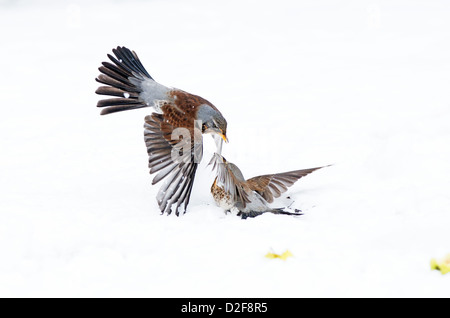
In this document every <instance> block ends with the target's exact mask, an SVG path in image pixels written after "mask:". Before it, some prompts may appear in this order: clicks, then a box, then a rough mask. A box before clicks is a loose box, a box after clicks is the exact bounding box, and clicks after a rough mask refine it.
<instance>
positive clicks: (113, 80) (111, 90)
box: [95, 46, 153, 115]
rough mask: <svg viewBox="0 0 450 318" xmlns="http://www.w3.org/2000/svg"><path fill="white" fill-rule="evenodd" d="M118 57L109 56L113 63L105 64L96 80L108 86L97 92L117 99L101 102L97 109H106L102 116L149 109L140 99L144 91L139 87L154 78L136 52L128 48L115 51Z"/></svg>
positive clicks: (100, 88)
mask: <svg viewBox="0 0 450 318" xmlns="http://www.w3.org/2000/svg"><path fill="white" fill-rule="evenodd" d="M113 53H114V55H115V56H116V57H114V56H112V55H110V54H108V57H109V59H110V60H111V62H113V63H110V62H103V63H102V66H100V67H99V69H98V70H99V71H100V72H101V74H100V75H99V76H98V77H97V78H96V79H95V80H96V81H97V82H99V83H102V84H105V85H107V86H100V87H99V88H98V89H97V90H96V91H95V92H96V93H97V94H99V95H109V96H114V97H115V98H108V99H103V100H100V101H99V102H98V103H97V107H104V108H103V110H102V112H101V114H102V115H105V114H110V113H115V112H120V111H124V110H130V109H138V108H143V107H149V105H147V104H146V103H145V102H143V101H142V100H141V99H140V98H139V94H140V93H141V91H142V89H141V87H140V85H139V83H141V82H142V81H144V80H146V79H151V80H153V78H152V77H151V76H150V74H148V72H147V71H146V70H145V68H144V66H143V65H142V63H141V62H140V61H139V58H138V56H137V54H136V53H135V52H132V51H130V50H129V49H127V48H126V47H120V46H118V47H117V48H116V49H113Z"/></svg>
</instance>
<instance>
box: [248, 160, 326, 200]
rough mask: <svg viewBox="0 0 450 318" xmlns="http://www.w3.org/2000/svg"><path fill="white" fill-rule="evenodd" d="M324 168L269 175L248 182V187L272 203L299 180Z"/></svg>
mask: <svg viewBox="0 0 450 318" xmlns="http://www.w3.org/2000/svg"><path fill="white" fill-rule="evenodd" d="M321 168H323V167H317V168H311V169H303V170H295V171H289V172H283V173H275V174H267V175H263V176H258V177H254V178H251V179H248V180H247V185H248V186H249V187H250V189H252V190H253V191H256V192H258V193H259V194H260V195H261V196H262V197H263V198H264V199H265V200H266V201H267V202H269V203H272V202H273V198H278V197H279V196H280V195H281V194H282V193H283V192H286V191H287V189H288V187H290V186H291V185H293V184H294V183H295V182H296V181H297V180H298V179H300V178H301V177H304V176H306V175H308V174H310V173H311V172H313V171H316V170H318V169H321Z"/></svg>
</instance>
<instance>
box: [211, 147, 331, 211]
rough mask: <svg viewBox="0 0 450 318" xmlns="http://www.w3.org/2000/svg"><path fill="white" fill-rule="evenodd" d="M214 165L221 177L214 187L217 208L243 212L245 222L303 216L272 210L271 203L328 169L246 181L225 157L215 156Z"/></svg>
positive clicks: (282, 174) (300, 171) (212, 189)
mask: <svg viewBox="0 0 450 318" xmlns="http://www.w3.org/2000/svg"><path fill="white" fill-rule="evenodd" d="M210 164H213V169H217V177H216V178H215V180H214V183H213V184H212V186H211V194H212V195H213V197H214V201H216V204H217V205H218V206H219V207H221V208H223V209H224V210H225V211H230V210H231V209H233V208H234V209H237V210H239V213H238V215H239V216H241V217H242V218H243V219H246V218H247V217H255V216H258V215H261V214H263V213H265V212H271V213H275V214H286V215H299V213H293V212H288V211H285V210H283V208H271V207H269V205H268V204H269V203H272V202H273V199H274V198H278V197H279V196H280V195H281V194H282V193H284V192H286V191H287V189H288V187H290V186H291V185H293V184H294V183H295V182H296V181H297V180H298V179H300V178H301V177H304V176H306V175H308V174H310V173H311V172H313V171H316V170H318V169H321V168H324V167H317V168H311V169H303V170H295V171H289V172H283V173H275V174H267V175H262V176H257V177H254V178H251V179H248V180H245V178H244V176H243V174H242V172H241V170H240V169H239V168H238V167H237V166H236V165H235V164H233V163H231V162H229V161H227V160H226V159H225V158H224V157H223V156H221V155H220V154H218V153H215V154H214V156H213V158H212V159H211V162H210Z"/></svg>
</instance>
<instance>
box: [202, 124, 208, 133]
mask: <svg viewBox="0 0 450 318" xmlns="http://www.w3.org/2000/svg"><path fill="white" fill-rule="evenodd" d="M206 129H208V127H206V124H203V125H202V133H204V132H205V130H206Z"/></svg>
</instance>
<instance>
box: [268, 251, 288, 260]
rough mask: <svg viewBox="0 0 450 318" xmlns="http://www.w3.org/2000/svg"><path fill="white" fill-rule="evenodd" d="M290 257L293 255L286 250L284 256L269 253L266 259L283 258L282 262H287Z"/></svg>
mask: <svg viewBox="0 0 450 318" xmlns="http://www.w3.org/2000/svg"><path fill="white" fill-rule="evenodd" d="M289 256H293V255H292V253H291V252H290V251H289V250H286V251H285V252H284V253H283V254H281V255H280V254H275V253H271V252H269V253H267V254H266V257H267V258H271V259H273V258H281V259H282V260H284V261H285V260H286V258H288V257H289Z"/></svg>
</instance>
